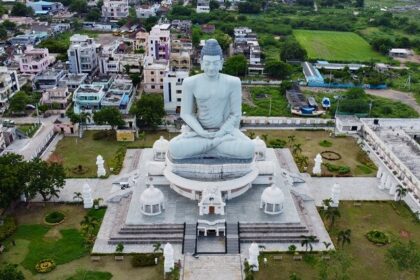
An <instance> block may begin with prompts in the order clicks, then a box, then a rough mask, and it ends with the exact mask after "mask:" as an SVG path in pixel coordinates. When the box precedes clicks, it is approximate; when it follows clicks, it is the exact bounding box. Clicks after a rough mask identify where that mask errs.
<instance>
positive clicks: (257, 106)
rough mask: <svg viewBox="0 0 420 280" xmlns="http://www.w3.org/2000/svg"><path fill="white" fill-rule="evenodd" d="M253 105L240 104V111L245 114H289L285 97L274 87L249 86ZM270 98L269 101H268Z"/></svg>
mask: <svg viewBox="0 0 420 280" xmlns="http://www.w3.org/2000/svg"><path fill="white" fill-rule="evenodd" d="M250 91H251V92H250V93H251V97H252V102H253V105H254V106H252V105H249V104H242V111H243V112H246V115H247V116H269V115H270V103H271V116H273V117H274V116H291V113H290V109H289V108H288V103H287V99H286V97H285V96H283V95H282V94H281V93H280V90H279V89H278V88H274V87H253V88H250ZM270 100H271V101H270Z"/></svg>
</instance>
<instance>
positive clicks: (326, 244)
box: [322, 241, 331, 250]
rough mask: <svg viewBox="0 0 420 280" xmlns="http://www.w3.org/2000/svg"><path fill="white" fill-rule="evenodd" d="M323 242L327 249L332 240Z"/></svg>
mask: <svg viewBox="0 0 420 280" xmlns="http://www.w3.org/2000/svg"><path fill="white" fill-rule="evenodd" d="M322 243H323V244H324V246H325V250H328V248H329V247H330V246H331V242H326V241H323V242H322Z"/></svg>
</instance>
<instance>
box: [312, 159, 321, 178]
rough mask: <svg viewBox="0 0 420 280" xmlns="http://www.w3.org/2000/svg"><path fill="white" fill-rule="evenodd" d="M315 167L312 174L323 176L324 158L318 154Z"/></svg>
mask: <svg viewBox="0 0 420 280" xmlns="http://www.w3.org/2000/svg"><path fill="white" fill-rule="evenodd" d="M314 160H315V165H314V168H313V169H312V173H313V174H314V175H318V176H319V175H321V164H322V156H321V155H320V154H317V155H316V157H315V159H314Z"/></svg>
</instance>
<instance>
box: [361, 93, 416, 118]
mask: <svg viewBox="0 0 420 280" xmlns="http://www.w3.org/2000/svg"><path fill="white" fill-rule="evenodd" d="M366 93H367V94H370V95H374V96H379V97H385V98H389V99H392V100H396V101H400V102H401V103H404V104H406V105H408V106H410V107H412V108H413V109H414V110H416V111H417V113H419V114H420V105H419V104H417V101H416V99H415V98H414V97H413V95H412V94H411V93H408V92H402V91H398V90H394V89H384V90H373V89H367V90H366Z"/></svg>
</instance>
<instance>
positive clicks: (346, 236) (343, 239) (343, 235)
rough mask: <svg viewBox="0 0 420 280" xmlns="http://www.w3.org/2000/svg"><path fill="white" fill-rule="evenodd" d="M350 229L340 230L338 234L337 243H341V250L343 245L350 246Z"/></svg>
mask: <svg viewBox="0 0 420 280" xmlns="http://www.w3.org/2000/svg"><path fill="white" fill-rule="evenodd" d="M350 237H351V229H346V230H341V231H340V232H339V233H338V238H337V239H338V243H341V248H343V246H344V244H345V243H348V244H350V242H351V239H350Z"/></svg>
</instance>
